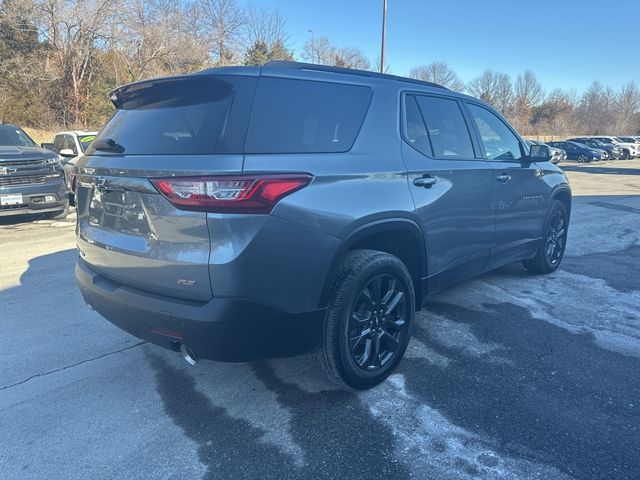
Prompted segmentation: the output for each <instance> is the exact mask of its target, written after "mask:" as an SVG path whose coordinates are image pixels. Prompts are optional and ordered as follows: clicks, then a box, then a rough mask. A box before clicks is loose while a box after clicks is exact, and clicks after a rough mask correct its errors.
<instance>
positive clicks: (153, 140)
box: [87, 75, 256, 155]
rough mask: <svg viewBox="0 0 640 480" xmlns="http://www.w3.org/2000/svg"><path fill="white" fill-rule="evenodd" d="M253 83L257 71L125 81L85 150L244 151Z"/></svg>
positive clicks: (161, 152)
mask: <svg viewBox="0 0 640 480" xmlns="http://www.w3.org/2000/svg"><path fill="white" fill-rule="evenodd" d="M255 83H256V80H255V78H254V77H239V76H238V77H236V76H226V75H225V76H219V77H213V76H210V75H194V76H189V77H183V78H172V79H168V80H166V79H163V80H152V81H149V82H144V83H141V84H134V85H131V86H128V87H124V88H123V89H121V90H118V91H117V92H116V94H115V97H114V98H113V99H114V103H116V106H117V110H116V112H115V113H114V115H113V116H112V117H111V119H110V120H109V122H108V123H107V125H106V126H105V127H104V129H103V130H102V132H100V134H99V135H98V136H97V137H96V139H95V140H94V141H93V143H91V145H90V146H89V148H88V149H87V153H88V154H90V155H91V154H93V153H94V152H96V151H98V152H99V153H103V152H112V153H124V154H126V155H140V154H153V155H180V154H186V155H189V154H212V153H241V152H242V143H243V141H244V132H245V131H246V123H247V119H248V116H249V109H250V105H251V103H250V102H251V99H252V98H253V90H254V88H255ZM232 100H233V101H232Z"/></svg>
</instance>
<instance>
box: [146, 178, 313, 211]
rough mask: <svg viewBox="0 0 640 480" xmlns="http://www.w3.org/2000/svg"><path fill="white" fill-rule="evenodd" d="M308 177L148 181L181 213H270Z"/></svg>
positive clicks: (158, 179) (308, 180) (307, 179)
mask: <svg viewBox="0 0 640 480" xmlns="http://www.w3.org/2000/svg"><path fill="white" fill-rule="evenodd" d="M311 178H312V177H311V175H306V174H286V175H259V176H234V177H226V176H215V177H170V178H151V179H149V180H150V181H151V183H153V185H154V186H155V187H156V188H157V189H158V191H159V192H160V193H161V194H162V195H164V196H165V198H166V199H167V200H169V202H171V203H172V204H173V205H175V206H176V207H177V208H180V209H182V210H195V211H200V212H212V213H270V212H271V210H273V207H275V205H276V204H277V203H278V202H279V201H280V199H282V198H283V197H285V196H287V195H289V194H291V193H293V192H295V191H296V190H300V189H301V188H303V187H305V186H306V185H308V184H309V182H311Z"/></svg>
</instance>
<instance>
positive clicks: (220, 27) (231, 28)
mask: <svg viewBox="0 0 640 480" xmlns="http://www.w3.org/2000/svg"><path fill="white" fill-rule="evenodd" d="M194 8H195V9H196V10H197V12H198V14H199V15H198V17H199V21H198V24H199V27H198V32H197V34H198V35H200V36H201V37H202V38H205V39H206V40H207V41H208V43H209V52H210V54H211V58H212V60H213V62H214V64H215V65H229V64H232V63H234V62H238V61H239V60H238V58H239V55H240V49H241V48H240V47H241V43H242V41H241V37H242V30H243V28H244V27H245V24H246V18H245V14H244V12H243V10H242V8H240V6H239V5H238V3H237V1H236V0H199V1H198V2H197V3H195V4H194Z"/></svg>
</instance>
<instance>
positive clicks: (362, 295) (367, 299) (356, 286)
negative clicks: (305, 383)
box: [314, 250, 415, 389]
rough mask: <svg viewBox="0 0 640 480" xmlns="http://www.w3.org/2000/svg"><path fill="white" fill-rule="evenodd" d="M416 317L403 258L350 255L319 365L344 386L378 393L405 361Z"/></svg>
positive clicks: (336, 291)
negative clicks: (386, 380) (402, 360)
mask: <svg viewBox="0 0 640 480" xmlns="http://www.w3.org/2000/svg"><path fill="white" fill-rule="evenodd" d="M414 314H415V293H414V289H413V282H412V280H411V275H410V274H409V271H408V270H407V268H406V266H405V265H404V264H403V263H402V262H401V261H400V260H399V259H398V258H396V257H394V256H393V255H389V254H388V253H384V252H379V251H375V250H354V251H352V252H349V253H348V254H347V256H346V257H345V259H344V261H343V262H342V265H341V268H340V271H339V273H338V277H337V279H336V283H335V285H334V288H333V292H332V295H331V300H330V304H329V308H328V310H327V316H326V317H325V323H324V326H323V332H322V339H321V342H320V345H319V347H318V348H317V350H316V351H315V352H314V360H315V362H316V364H317V365H318V366H319V367H320V368H321V369H322V370H323V371H324V372H325V373H326V374H327V375H328V376H329V377H330V378H331V379H332V380H334V381H336V382H338V383H340V384H342V385H346V386H349V387H352V388H356V389H365V388H370V387H373V386H374V385H377V384H378V383H380V382H382V381H383V380H384V379H385V378H387V377H388V376H389V375H390V374H391V373H392V372H393V370H394V369H395V368H396V366H397V365H398V363H399V362H400V360H401V359H402V356H403V355H404V352H405V350H406V348H407V345H408V343H409V337H410V335H411V327H412V324H413V318H414Z"/></svg>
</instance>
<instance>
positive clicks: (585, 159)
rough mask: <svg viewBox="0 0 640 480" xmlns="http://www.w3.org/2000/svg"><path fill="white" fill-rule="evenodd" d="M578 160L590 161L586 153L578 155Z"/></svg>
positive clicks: (581, 161)
mask: <svg viewBox="0 0 640 480" xmlns="http://www.w3.org/2000/svg"><path fill="white" fill-rule="evenodd" d="M578 161H579V162H580V163H587V162H588V161H589V157H587V156H586V155H585V154H581V155H578Z"/></svg>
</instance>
